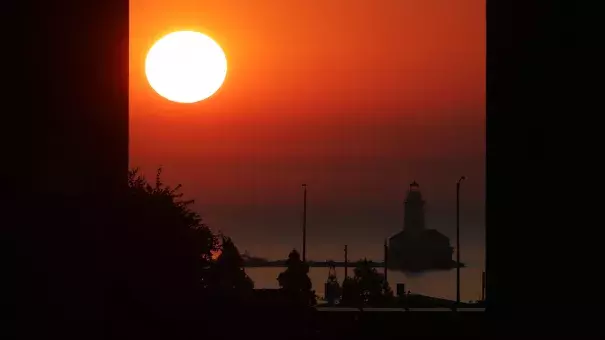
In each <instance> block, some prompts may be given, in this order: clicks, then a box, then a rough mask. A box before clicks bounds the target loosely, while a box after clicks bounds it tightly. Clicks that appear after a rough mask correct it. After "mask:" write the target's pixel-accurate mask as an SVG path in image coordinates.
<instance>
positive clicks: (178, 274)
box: [127, 168, 218, 309]
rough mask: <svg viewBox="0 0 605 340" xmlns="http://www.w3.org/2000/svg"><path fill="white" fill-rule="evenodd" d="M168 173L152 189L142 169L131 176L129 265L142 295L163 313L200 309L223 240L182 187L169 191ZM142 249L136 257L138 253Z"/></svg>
mask: <svg viewBox="0 0 605 340" xmlns="http://www.w3.org/2000/svg"><path fill="white" fill-rule="evenodd" d="M161 174H162V169H161V168H159V169H158V170H157V173H156V178H155V183H153V185H152V184H150V183H149V182H148V181H147V180H146V179H145V177H144V176H143V175H141V174H140V172H139V170H138V169H134V170H131V171H130V172H129V174H128V186H129V210H130V214H129V215H130V216H129V218H130V221H129V229H128V232H129V233H130V237H129V242H130V244H129V246H128V247H127V248H130V249H132V251H131V252H132V253H133V254H132V256H129V258H131V260H132V261H133V262H132V263H130V264H129V265H128V268H129V269H128V271H129V275H131V276H132V277H133V279H134V285H135V286H136V289H133V290H134V291H136V294H139V295H146V296H147V297H145V298H143V300H149V296H152V297H153V299H154V300H156V302H157V305H158V309H165V308H169V307H171V306H174V305H175V304H180V305H182V304H183V303H185V302H184V301H187V302H186V303H194V300H195V299H194V298H193V295H195V294H196V293H197V291H198V289H199V286H200V285H199V282H200V281H201V282H204V281H207V279H204V277H207V276H208V275H209V269H210V261H211V258H212V252H213V251H216V250H218V239H217V238H216V236H215V235H213V233H212V232H211V230H210V229H209V228H208V227H207V226H206V225H205V224H204V223H203V222H202V218H201V216H200V215H199V214H198V213H196V212H195V211H193V210H191V208H190V206H191V204H193V202H194V201H193V200H183V199H182V197H183V194H182V193H180V192H179V190H180V189H181V185H177V186H176V187H174V188H171V187H169V186H166V185H165V184H164V183H163V182H162V180H161ZM135 249H136V253H135Z"/></svg>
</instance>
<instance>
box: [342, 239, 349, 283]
mask: <svg viewBox="0 0 605 340" xmlns="http://www.w3.org/2000/svg"><path fill="white" fill-rule="evenodd" d="M347 248H348V246H347V245H346V244H345V279H346V278H347V272H348V269H349V256H348V255H349V254H348V249H347ZM343 280H344V279H343Z"/></svg>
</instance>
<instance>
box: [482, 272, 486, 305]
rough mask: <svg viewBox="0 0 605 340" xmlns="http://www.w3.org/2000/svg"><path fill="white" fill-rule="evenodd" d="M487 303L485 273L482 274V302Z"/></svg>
mask: <svg viewBox="0 0 605 340" xmlns="http://www.w3.org/2000/svg"><path fill="white" fill-rule="evenodd" d="M484 301H485V272H481V302H484Z"/></svg>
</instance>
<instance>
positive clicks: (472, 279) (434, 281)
mask: <svg viewBox="0 0 605 340" xmlns="http://www.w3.org/2000/svg"><path fill="white" fill-rule="evenodd" d="M284 270H285V268H246V273H248V275H249V276H250V278H251V279H252V280H253V281H254V287H255V288H279V285H278V283H277V276H278V275H279V273H281V272H282V271H284ZM328 270H329V269H328V268H317V267H315V268H311V269H310V270H309V278H311V283H312V284H313V289H315V293H316V294H317V295H319V296H322V297H323V296H324V283H325V282H326V280H327V278H328ZM377 270H378V271H379V272H383V271H384V269H382V268H377ZM482 271H483V269H481V268H473V267H465V268H461V269H460V300H462V301H471V300H480V299H481V272H482ZM348 274H349V276H352V275H353V268H349V269H348ZM336 276H337V278H338V282H339V283H341V282H342V279H343V277H344V268H336ZM388 281H389V285H390V286H391V288H392V289H393V292H394V293H396V285H397V284H398V283H405V289H406V290H409V291H411V292H412V293H416V294H422V295H428V296H433V297H438V298H443V299H450V300H455V299H456V270H450V271H435V272H425V273H415V274H410V273H408V274H406V273H402V272H398V271H391V270H389V272H388Z"/></svg>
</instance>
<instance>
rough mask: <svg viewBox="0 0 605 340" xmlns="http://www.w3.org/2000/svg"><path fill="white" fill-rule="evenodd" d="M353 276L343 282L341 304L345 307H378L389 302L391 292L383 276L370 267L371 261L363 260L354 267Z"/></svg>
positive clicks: (391, 296)
mask: <svg viewBox="0 0 605 340" xmlns="http://www.w3.org/2000/svg"><path fill="white" fill-rule="evenodd" d="M354 272H355V276H354V277H353V278H347V279H346V280H345V281H346V282H343V296H342V302H343V304H346V305H360V304H364V305H370V306H378V305H383V304H386V303H388V302H390V301H391V300H392V298H393V291H392V290H391V288H390V286H389V283H388V282H387V281H385V279H384V275H383V274H380V273H378V272H377V271H376V268H373V267H372V263H371V261H368V260H367V259H363V260H361V261H359V262H358V263H357V266H356V267H355V270H354Z"/></svg>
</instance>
